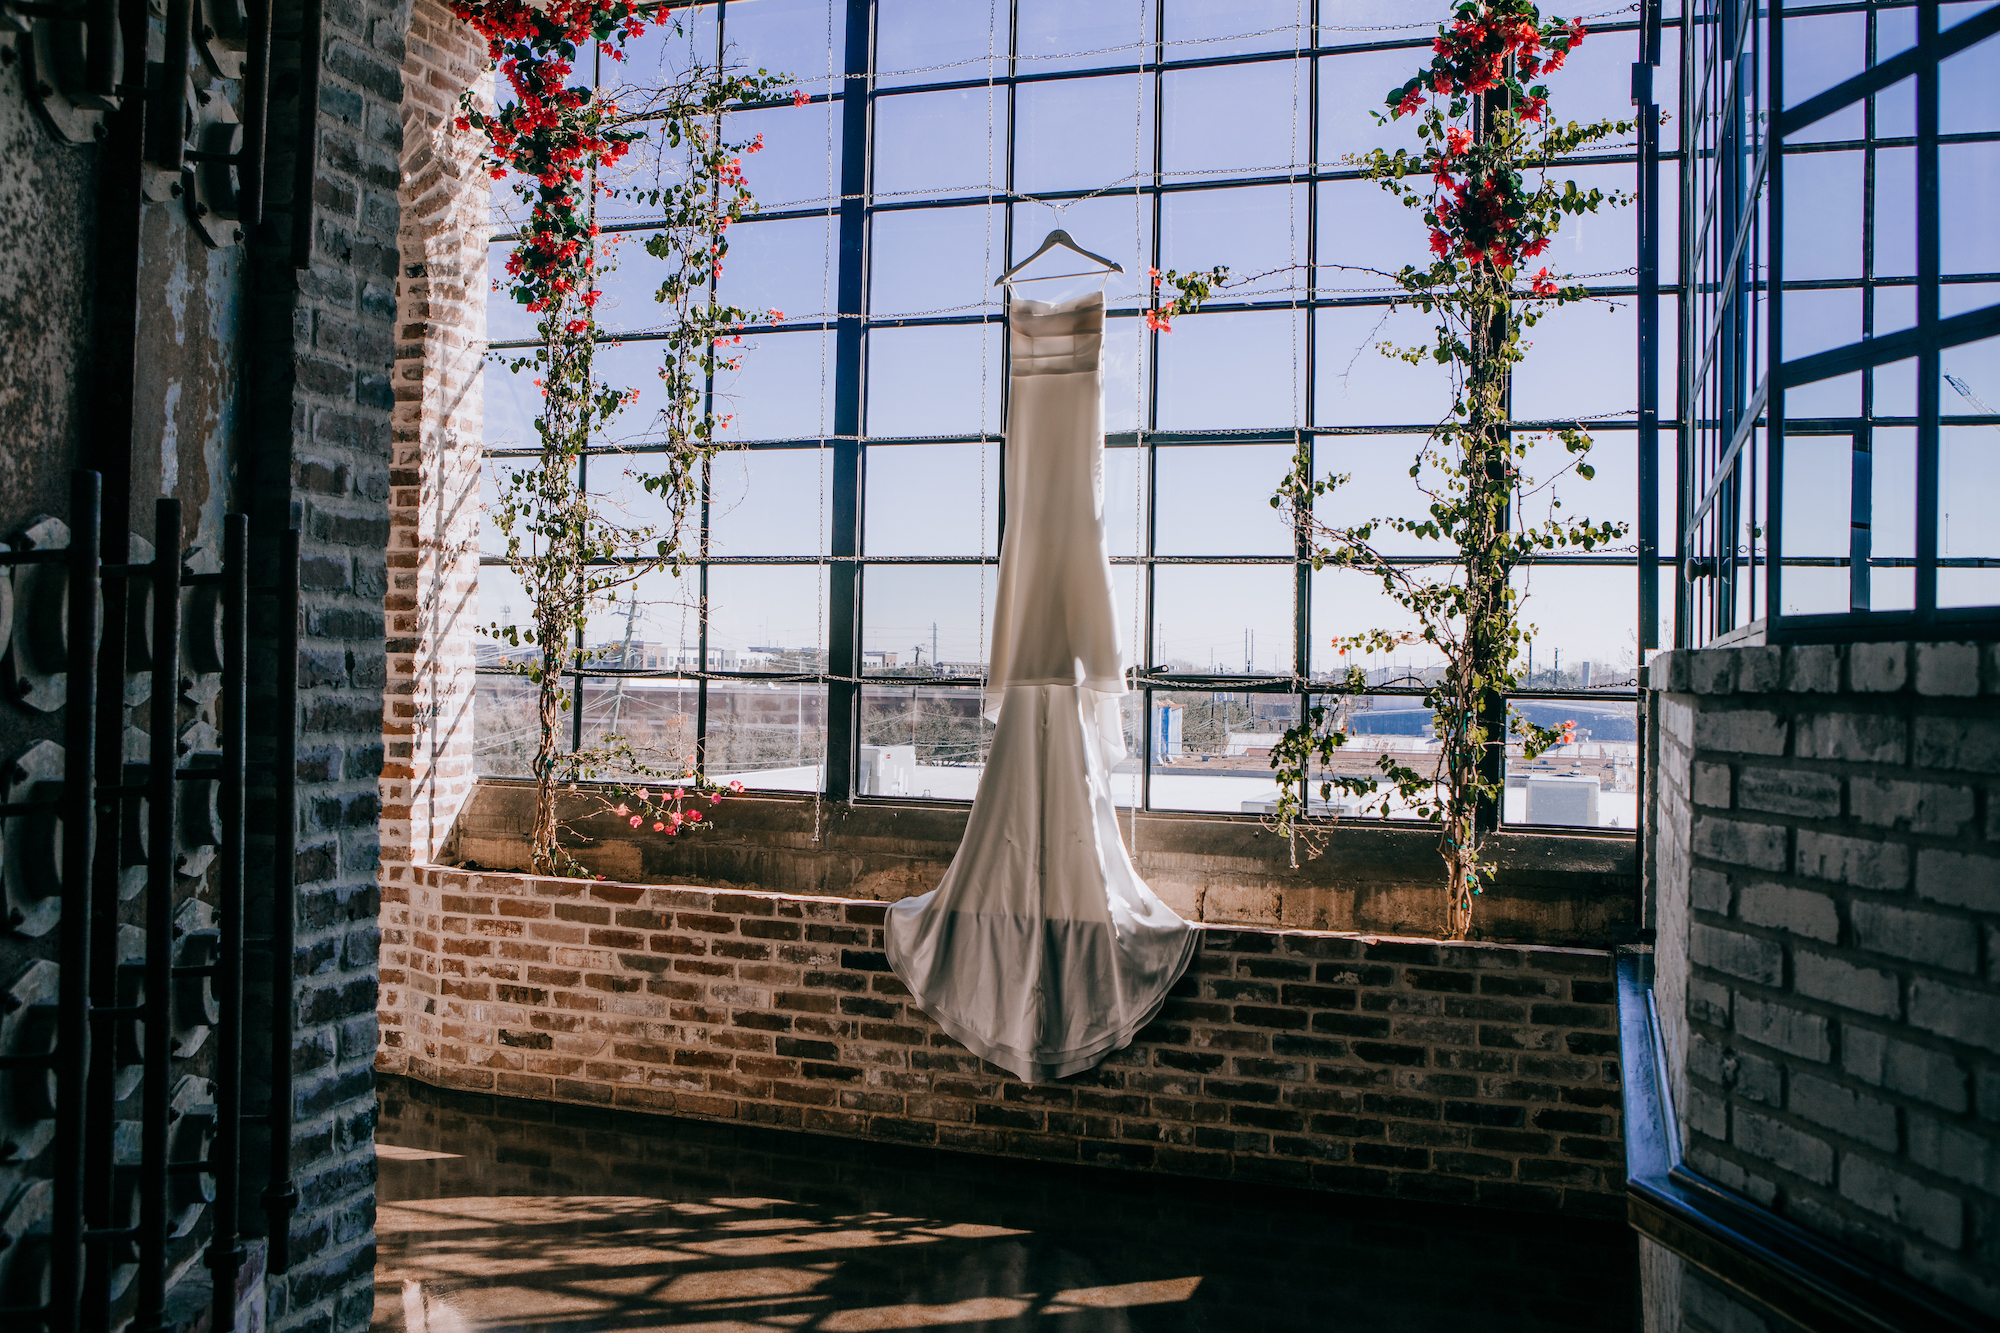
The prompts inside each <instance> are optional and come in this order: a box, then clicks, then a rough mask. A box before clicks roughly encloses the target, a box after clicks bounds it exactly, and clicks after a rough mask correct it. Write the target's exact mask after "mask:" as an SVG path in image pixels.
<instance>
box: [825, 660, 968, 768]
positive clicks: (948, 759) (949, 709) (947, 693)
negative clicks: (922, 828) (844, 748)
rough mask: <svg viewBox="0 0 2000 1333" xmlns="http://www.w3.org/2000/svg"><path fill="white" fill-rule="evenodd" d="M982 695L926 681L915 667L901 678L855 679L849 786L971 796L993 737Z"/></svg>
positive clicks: (961, 688)
mask: <svg viewBox="0 0 2000 1333" xmlns="http://www.w3.org/2000/svg"><path fill="white" fill-rule="evenodd" d="M907 669H908V668H904V670H907ZM985 698H986V692H985V691H984V690H980V689H977V688H973V689H968V688H966V687H965V686H962V685H961V686H950V685H934V684H929V683H926V682H925V681H924V680H923V679H922V678H921V677H919V676H915V675H913V676H912V677H911V679H910V682H909V684H907V685H904V684H900V683H897V682H894V681H883V682H881V683H879V684H869V685H864V686H862V688H861V771H860V774H859V777H860V781H859V782H858V783H857V784H856V786H855V791H856V793H857V794H859V795H862V796H915V797H920V798H923V799H925V800H933V801H969V800H971V799H972V798H973V796H974V795H976V794H977V793H978V791H979V775H980V773H981V772H982V771H983V770H984V769H985V766H986V755H987V752H988V751H989V750H990V749H991V748H992V745H993V724H992V723H991V722H988V721H987V720H986V719H985V718H983V717H982V716H980V707H981V705H982V704H983V703H984V701H985Z"/></svg>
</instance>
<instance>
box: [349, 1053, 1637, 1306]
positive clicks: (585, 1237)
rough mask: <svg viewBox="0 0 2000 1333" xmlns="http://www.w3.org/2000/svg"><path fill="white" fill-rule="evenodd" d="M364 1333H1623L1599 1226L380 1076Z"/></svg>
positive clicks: (1625, 1292) (1626, 1263)
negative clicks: (375, 1204)
mask: <svg viewBox="0 0 2000 1333" xmlns="http://www.w3.org/2000/svg"><path fill="white" fill-rule="evenodd" d="M376 1144H377V1150H378V1152H379V1154H380V1164H381V1191H380V1204H379V1208H378V1212H377V1215H376V1232H377V1235H378V1237H379V1240H380V1257H379V1263H378V1267H377V1269H376V1288H375V1290H376V1298H375V1327H376V1328H377V1329H378V1330H398V1329H400V1330H404V1331H405V1333H488V1331H493V1333H499V1331H501V1330H505V1331H506V1333H516V1331H518V1333H543V1331H547V1333H586V1331H589V1333H596V1331H598V1330H604V1331H606V1333H642V1331H644V1330H654V1329H659V1330H668V1329H671V1330H676V1333H765V1331H767V1330H789V1329H796V1330H814V1331H818V1333H850V1331H858V1330H867V1329H942V1330H958V1331H961V1333H970V1331H971V1330H1003V1329H1004V1330H1030V1329H1032V1330H1038V1331H1042V1333H1073V1331H1074V1333H1085V1331H1088V1333H1110V1331H1111V1330H1120V1331H1123V1330H1132V1331H1135V1333H1137V1331H1141V1330H1143V1331H1145V1333H1152V1331H1153V1330H1176V1331H1182V1330H1218V1331H1222V1330H1226V1331H1228V1333H1235V1331H1236V1330H1244V1331H1245V1333H1257V1331H1260V1330H1280V1329H1284V1330H1290V1329H1312V1330H1340V1331H1345V1330H1383V1333H1419V1331H1424V1330H1433V1329H1435V1330H1451V1333H1484V1331H1485V1330H1558V1329H1591V1330H1610V1329H1617V1330H1623V1329H1627V1328H1630V1327H1631V1313H1630V1312H1631V1310H1632V1308H1633V1287H1634V1283H1635V1280H1636V1269H1635V1263H1636V1251H1635V1247H1634V1244H1633V1241H1632V1233H1631V1232H1630V1231H1629V1230H1627V1229H1626V1228H1625V1227H1623V1226H1621V1225H1619V1224H1617V1223H1615V1222H1603V1221H1595V1222H1576V1221H1570V1220H1566V1219H1551V1218H1538V1217H1522V1216H1514V1215H1509V1214H1500V1213H1490V1212H1484V1213H1482V1212H1477V1211H1474V1210H1470V1209H1458V1208H1450V1207H1444V1206H1428V1207H1426V1206H1418V1205H1412V1204H1404V1203H1395V1204H1391V1203H1385V1202H1381V1201H1375V1200H1364V1199H1350V1198H1341V1197H1335V1196H1326V1195H1314V1194H1303V1193H1298V1192H1293V1191H1281V1190H1258V1189H1253V1188H1247V1187H1241V1186H1228V1187H1224V1186H1218V1185H1209V1184H1203V1183H1196V1182H1190V1181H1185V1180H1171V1179H1164V1178H1158V1177H1150V1176H1140V1175H1134V1174H1129V1173H1112V1172H1101V1171H1091V1170H1082V1169H1077V1168H1063V1167H1044V1166H1037V1165H1034V1164H1030V1163H1022V1162H1015V1161H1003V1160H996V1159H990V1158H977V1157H969V1156H964V1155H959V1154H952V1153H940V1152H933V1151H929V1150H924V1149H897V1148H885V1147H879V1146H873V1145H868V1144H860V1143H852V1142H847V1141H842V1140H832V1139H815V1138H809V1137H806V1136H803V1135H799V1134H792V1133H786V1132H782V1131H775V1130H757V1129H739V1128H734V1127H730V1126H721V1125H709V1124H698V1123H692V1122H687V1121H676V1120H669V1119H664V1118H660V1117H653V1116H643V1115H637V1114H629V1113H617V1112H601V1111H592V1110H586V1109H582V1108H577V1107H567V1106H553V1105H546V1104H541V1103H532V1102H520V1101H513V1100H509V1099H504V1098H482V1097H469V1096H466V1095H463V1094H453V1093H441V1092H438V1091H436V1090H433V1089H430V1088H426V1087H423V1086H421V1085H418V1084H412V1083H409V1082H407V1081H405V1080H401V1079H385V1080H384V1081H383V1085H382V1089H381V1120H380V1123H379V1126H378V1129H377V1133H376Z"/></svg>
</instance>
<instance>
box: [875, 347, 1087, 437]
mask: <svg viewBox="0 0 2000 1333" xmlns="http://www.w3.org/2000/svg"><path fill="white" fill-rule="evenodd" d="M1001 341H1002V340H1001V335H1000V331H999V328H998V327H997V326H995V325H991V324H960V325H952V326H947V327H945V328H916V329H874V330H871V331H870V332H869V334H868V417H867V423H868V424H867V430H868V433H869V434H870V435H873V436H878V437H885V436H888V437H893V436H919V435H970V434H974V433H976V432H978V431H979V430H981V429H982V428H983V429H985V430H989V431H992V430H998V429H999V427H1000V403H1001V399H1002V397H1003V393H1002V390H1003V388H1004V386H1003V385H1002V383H1001V375H1000V345H1001ZM1106 341H1107V342H1109V341H1110V340H1109V339H1108V338H1107V339H1106ZM982 351H983V353H984V355H982ZM982 423H983V424H982Z"/></svg>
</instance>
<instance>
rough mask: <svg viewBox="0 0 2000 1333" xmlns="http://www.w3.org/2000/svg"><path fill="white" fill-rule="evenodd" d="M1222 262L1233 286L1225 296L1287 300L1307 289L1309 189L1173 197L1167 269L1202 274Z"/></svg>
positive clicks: (1165, 219)
mask: <svg viewBox="0 0 2000 1333" xmlns="http://www.w3.org/2000/svg"><path fill="white" fill-rule="evenodd" d="M1287 198H1289V200H1290V203H1291V207H1289V208H1287V207H1286V201H1287ZM1219 261H1227V263H1228V265H1229V279H1228V281H1229V288H1228V290H1227V291H1224V292H1218V293H1217V299H1221V300H1230V301H1245V300H1281V299H1283V298H1284V297H1285V296H1287V295H1289V294H1291V293H1294V292H1302V291H1303V287H1304V281H1305V262H1306V193H1305V189H1304V187H1297V188H1294V187H1290V186H1284V185H1252V186H1246V187H1242V188H1238V189H1234V190H1191V191H1187V192H1185V193H1180V194H1170V195H1167V196H1166V197H1165V198H1164V199H1163V200H1162V201H1161V216H1160V267H1161V268H1163V269H1179V270H1181V271H1182V272H1188V271H1191V270H1192V271H1200V270H1204V269H1211V268H1214V267H1215V266H1216V264H1217V263H1218V262H1219Z"/></svg>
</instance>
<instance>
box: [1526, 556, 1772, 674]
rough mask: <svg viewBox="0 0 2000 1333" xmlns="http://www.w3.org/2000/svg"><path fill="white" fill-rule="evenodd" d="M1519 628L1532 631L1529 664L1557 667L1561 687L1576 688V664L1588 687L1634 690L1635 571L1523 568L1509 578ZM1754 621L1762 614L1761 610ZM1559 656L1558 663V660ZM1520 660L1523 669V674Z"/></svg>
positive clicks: (1589, 567) (1636, 633)
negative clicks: (1614, 685)
mask: <svg viewBox="0 0 2000 1333" xmlns="http://www.w3.org/2000/svg"><path fill="white" fill-rule="evenodd" d="M1513 583H1514V588H1515V591H1516V593H1517V600H1516V602H1515V605H1516V606H1517V607H1519V608H1520V616H1521V621H1522V623H1523V625H1524V626H1528V627H1532V629H1533V639H1534V653H1535V658H1534V663H1535V667H1536V668H1537V669H1538V670H1539V669H1543V668H1549V667H1553V666H1555V665H1556V663H1557V662H1558V661H1560V663H1561V669H1562V671H1563V672H1564V673H1566V677H1574V678H1573V679H1571V678H1566V679H1565V680H1564V681H1563V682H1562V683H1563V684H1564V685H1565V686H1580V685H1581V684H1582V681H1581V677H1580V675H1578V674H1577V673H1579V672H1580V669H1581V664H1582V663H1584V662H1589V663H1590V664H1591V676H1590V684H1591V685H1592V686H1593V687H1598V686H1602V685H1604V684H1606V683H1608V682H1624V688H1626V689H1632V688H1635V687H1636V685H1635V682H1636V679H1637V677H1636V676H1635V674H1634V673H1635V671H1636V669H1637V668H1636V661H1637V657H1638V652H1637V645H1638V641H1639V571H1638V570H1637V569H1636V568H1620V567H1617V566H1603V565H1596V566H1592V565H1522V566H1518V567H1516V569H1515V570H1514V577H1513ZM1758 614H1759V615H1761V614H1763V613H1762V611H1761V609H1760V610H1759V612H1758ZM1558 654H1560V657H1558ZM1526 666H1527V663H1526V661H1525V656H1524V660H1523V662H1522V667H1523V669H1524V670H1525V668H1526Z"/></svg>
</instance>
